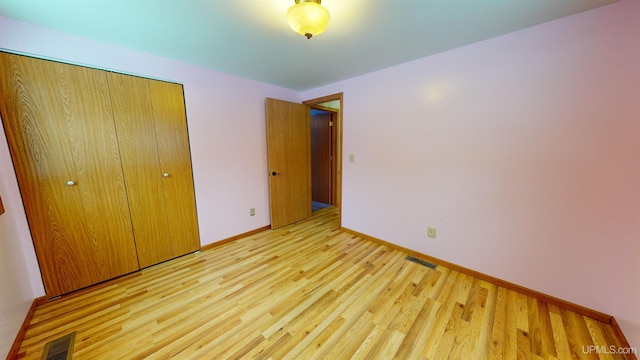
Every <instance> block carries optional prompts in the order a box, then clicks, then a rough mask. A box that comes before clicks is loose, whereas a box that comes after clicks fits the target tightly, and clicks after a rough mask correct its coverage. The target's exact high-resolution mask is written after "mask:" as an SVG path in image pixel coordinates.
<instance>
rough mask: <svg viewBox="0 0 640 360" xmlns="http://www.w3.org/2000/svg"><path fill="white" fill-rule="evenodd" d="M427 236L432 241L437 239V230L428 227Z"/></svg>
mask: <svg viewBox="0 0 640 360" xmlns="http://www.w3.org/2000/svg"><path fill="white" fill-rule="evenodd" d="M427 236H428V237H430V238H432V239H435V238H436V228H434V227H428V228H427Z"/></svg>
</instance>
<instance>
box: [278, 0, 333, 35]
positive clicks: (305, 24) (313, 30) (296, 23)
mask: <svg viewBox="0 0 640 360" xmlns="http://www.w3.org/2000/svg"><path fill="white" fill-rule="evenodd" d="M295 1H296V4H295V5H293V6H292V7H290V8H289V10H288V11H287V20H288V21H289V26H291V28H292V29H293V31H295V32H297V33H298V34H301V35H304V36H306V37H307V39H311V37H312V36H316V35H318V34H320V33H322V32H323V31H324V29H326V28H327V25H329V18H330V15H329V10H327V9H326V8H325V7H324V6H322V5H320V1H322V0H295Z"/></svg>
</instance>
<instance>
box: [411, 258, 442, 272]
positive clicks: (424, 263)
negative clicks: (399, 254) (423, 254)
mask: <svg viewBox="0 0 640 360" xmlns="http://www.w3.org/2000/svg"><path fill="white" fill-rule="evenodd" d="M406 259H407V260H409V261H411V262H414V263H416V264H420V265H422V266H426V267H428V268H430V269H435V268H436V266H437V265H436V264H432V263H430V262H428V261H424V260H422V259H418V258H414V257H413V256H407V257H406Z"/></svg>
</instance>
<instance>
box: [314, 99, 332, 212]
mask: <svg viewBox="0 0 640 360" xmlns="http://www.w3.org/2000/svg"><path fill="white" fill-rule="evenodd" d="M332 118H333V115H332V114H331V113H330V112H325V111H319V110H311V175H312V182H311V183H312V197H311V198H312V200H313V201H318V202H321V203H325V204H329V205H332V204H333V201H332V200H331V193H332V191H331V188H332V186H331V183H332V182H331V179H332V158H331V156H332V154H331V149H332V144H331V141H332V129H331V126H332V125H333V122H332V121H331V120H332Z"/></svg>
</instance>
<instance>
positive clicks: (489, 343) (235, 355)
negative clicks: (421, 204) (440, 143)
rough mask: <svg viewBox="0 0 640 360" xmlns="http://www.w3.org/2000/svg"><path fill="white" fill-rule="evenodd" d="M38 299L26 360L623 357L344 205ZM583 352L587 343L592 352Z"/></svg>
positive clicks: (603, 335)
mask: <svg viewBox="0 0 640 360" xmlns="http://www.w3.org/2000/svg"><path fill="white" fill-rule="evenodd" d="M319 213H320V214H319V215H314V217H313V218H312V219H311V220H308V221H305V222H302V223H299V224H296V225H292V226H288V227H284V228H281V229H278V230H275V231H265V232H261V233H259V234H256V235H253V236H249V237H246V238H242V239H239V240H236V241H233V242H230V243H227V244H225V245H222V246H220V247H217V248H214V249H211V250H206V251H203V252H201V253H196V254H191V255H187V256H184V257H182V258H179V259H175V260H172V261H169V262H165V263H163V264H160V265H156V266H154V267H151V268H148V269H145V270H142V271H140V272H138V273H135V274H131V275H128V276H125V277H122V278H119V279H116V280H112V281H110V282H107V283H104V284H101V285H99V286H96V287H94V288H92V289H88V290H83V291H80V292H78V293H75V294H73V295H70V296H66V297H63V298H62V299H59V300H55V301H52V302H49V303H47V304H44V305H41V306H40V307H38V309H37V310H36V313H35V316H34V318H33V321H32V323H31V325H30V327H29V329H28V331H27V334H26V338H25V340H24V342H23V344H22V347H21V349H20V355H19V358H25V359H39V358H40V356H41V353H42V350H43V348H44V345H45V343H46V342H48V341H50V340H52V339H54V338H57V337H60V336H62V335H65V334H67V333H70V332H72V331H77V336H76V344H75V350H74V354H73V358H74V359H166V358H179V359H227V358H230V359H239V358H242V359H245V358H246V359H253V358H255V359H269V358H271V359H285V358H286V359H311V358H314V359H350V358H353V359H394V358H396V359H421V358H425V359H625V357H624V356H623V355H613V354H604V353H602V351H601V354H600V355H598V354H596V352H595V351H592V352H591V353H585V352H586V350H588V349H590V348H589V346H590V345H596V346H599V347H600V349H601V350H602V349H604V348H603V347H606V348H607V349H609V346H610V345H613V346H615V347H618V346H620V343H619V342H618V339H617V338H616V337H615V335H614V333H613V330H612V328H611V327H610V326H609V325H608V324H604V323H601V322H598V321H596V320H593V319H590V318H586V317H584V316H581V315H577V314H575V313H573V312H570V311H566V310H563V309H561V308H558V307H557V306H555V305H550V304H547V303H544V302H542V301H540V300H537V299H534V298H531V297H527V296H525V295H522V294H519V293H516V292H514V291H511V290H507V289H505V288H501V287H497V286H495V285H492V284H490V283H487V282H484V281H481V280H478V279H475V278H473V277H470V276H467V275H465V274H462V273H458V272H456V271H452V270H450V269H448V268H445V267H442V266H438V267H437V268H436V269H430V268H427V267H424V266H422V265H419V264H416V263H413V262H410V261H407V260H406V259H405V257H406V254H404V253H401V252H399V251H397V250H392V249H389V248H387V247H384V246H382V245H380V244H377V243H373V242H370V241H367V240H364V239H361V238H358V237H356V236H354V235H351V234H348V233H345V232H342V231H340V230H338V229H337V214H336V210H335V209H331V208H330V209H324V210H321V211H319ZM583 350H584V351H583Z"/></svg>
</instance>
